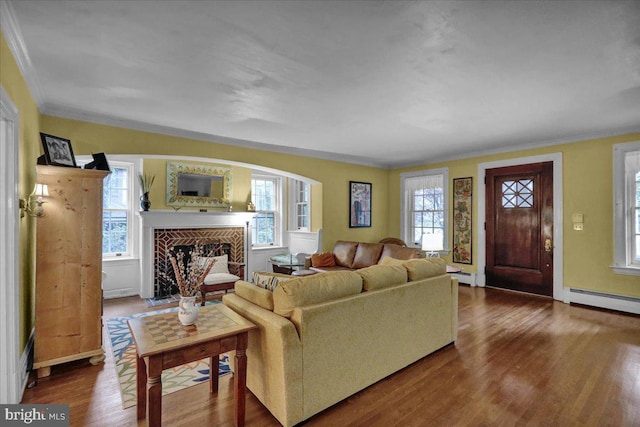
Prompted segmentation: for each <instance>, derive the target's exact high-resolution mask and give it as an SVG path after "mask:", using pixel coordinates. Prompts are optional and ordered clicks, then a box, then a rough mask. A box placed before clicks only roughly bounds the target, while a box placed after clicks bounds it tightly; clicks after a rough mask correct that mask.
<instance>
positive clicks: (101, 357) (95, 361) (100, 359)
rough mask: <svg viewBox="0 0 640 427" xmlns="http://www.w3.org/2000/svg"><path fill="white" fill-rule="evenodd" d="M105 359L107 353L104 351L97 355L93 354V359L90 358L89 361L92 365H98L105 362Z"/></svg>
mask: <svg viewBox="0 0 640 427" xmlns="http://www.w3.org/2000/svg"><path fill="white" fill-rule="evenodd" d="M104 359H105V355H104V353H102V354H100V355H97V356H93V357H92V358H91V359H89V363H91V364H92V365H94V366H95V365H97V364H98V363H102V362H104Z"/></svg>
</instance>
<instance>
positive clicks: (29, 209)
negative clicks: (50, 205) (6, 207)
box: [20, 184, 49, 218]
mask: <svg viewBox="0 0 640 427" xmlns="http://www.w3.org/2000/svg"><path fill="white" fill-rule="evenodd" d="M45 197H49V187H48V186H47V184H36V185H35V187H34V188H33V191H32V192H31V194H29V195H28V196H26V197H25V198H24V199H20V218H24V216H25V215H29V216H31V217H38V218H39V217H41V216H44V206H43V205H44V204H45V203H46V201H45V200H44V198H45Z"/></svg>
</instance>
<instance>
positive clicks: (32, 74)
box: [0, 0, 44, 109]
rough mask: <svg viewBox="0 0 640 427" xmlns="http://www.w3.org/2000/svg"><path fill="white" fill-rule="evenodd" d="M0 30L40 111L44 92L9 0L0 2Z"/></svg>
mask: <svg viewBox="0 0 640 427" xmlns="http://www.w3.org/2000/svg"><path fill="white" fill-rule="evenodd" d="M0 28H1V29H2V33H3V34H4V38H5V39H6V40H7V44H8V45H9V50H10V51H11V53H13V57H14V58H15V60H16V63H17V64H18V68H20V71H21V72H22V75H23V77H24V79H25V81H26V82H27V86H28V87H29V90H30V91H31V96H32V97H33V100H34V101H35V103H36V105H37V106H38V108H40V109H41V107H42V104H43V102H44V92H43V90H42V86H41V85H40V80H39V79H38V75H37V73H36V69H35V67H34V66H33V63H32V62H31V58H30V57H29V53H28V52H27V46H26V45H25V44H24V38H23V37H22V31H20V26H19V25H18V20H17V19H16V14H15V11H14V10H13V6H12V5H11V2H10V1H9V0H5V1H1V2H0Z"/></svg>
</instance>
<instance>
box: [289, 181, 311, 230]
mask: <svg viewBox="0 0 640 427" xmlns="http://www.w3.org/2000/svg"><path fill="white" fill-rule="evenodd" d="M303 191H306V193H307V201H304V200H301V197H300V194H301V192H303ZM304 205H306V206H307V215H299V212H300V210H299V209H298V208H299V207H301V206H304ZM288 216H289V230H295V231H311V184H309V183H308V182H305V181H302V180H299V179H293V178H289V215H288ZM302 216H306V217H307V227H300V225H299V224H300V217H302Z"/></svg>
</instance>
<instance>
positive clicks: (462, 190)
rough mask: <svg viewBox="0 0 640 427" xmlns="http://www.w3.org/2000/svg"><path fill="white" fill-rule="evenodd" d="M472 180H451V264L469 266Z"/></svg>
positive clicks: (469, 178)
mask: <svg viewBox="0 0 640 427" xmlns="http://www.w3.org/2000/svg"><path fill="white" fill-rule="evenodd" d="M472 197H473V178H472V177H468V178H456V179H454V180H453V262H457V263H460V264H471V263H472V262H471V231H472V229H471V224H472V215H471V213H472V206H471V202H472Z"/></svg>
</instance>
